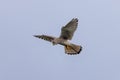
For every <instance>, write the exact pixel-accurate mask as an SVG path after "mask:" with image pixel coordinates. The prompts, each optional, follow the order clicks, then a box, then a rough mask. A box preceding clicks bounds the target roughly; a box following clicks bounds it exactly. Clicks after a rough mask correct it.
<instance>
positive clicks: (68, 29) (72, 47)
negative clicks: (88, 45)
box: [34, 18, 82, 55]
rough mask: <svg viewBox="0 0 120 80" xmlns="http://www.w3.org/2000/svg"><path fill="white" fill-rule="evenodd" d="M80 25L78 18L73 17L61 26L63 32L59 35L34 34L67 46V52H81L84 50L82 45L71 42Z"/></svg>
mask: <svg viewBox="0 0 120 80" xmlns="http://www.w3.org/2000/svg"><path fill="white" fill-rule="evenodd" d="M77 26H78V19H77V18H73V19H72V20H71V21H70V22H68V24H66V25H65V26H63V27H62V28H61V34H60V36H59V37H53V36H48V35H34V37H37V38H41V39H44V40H46V41H49V42H52V44H53V45H56V44H60V45H63V46H64V48H65V53H66V54H69V55H75V54H79V53H80V52H81V50H82V46H80V45H76V44H73V43H70V42H69V40H71V39H72V37H73V34H74V32H75V30H76V29H77Z"/></svg>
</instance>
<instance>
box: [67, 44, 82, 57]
mask: <svg viewBox="0 0 120 80" xmlns="http://www.w3.org/2000/svg"><path fill="white" fill-rule="evenodd" d="M81 50H82V46H79V45H75V44H70V45H66V46H65V53H66V54H69V55H75V54H79V53H80V52H81Z"/></svg>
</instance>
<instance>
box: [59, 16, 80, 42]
mask: <svg viewBox="0 0 120 80" xmlns="http://www.w3.org/2000/svg"><path fill="white" fill-rule="evenodd" d="M77 26H78V19H77V18H73V19H72V20H71V21H70V22H69V23H68V24H67V25H65V26H64V27H62V29H61V35H60V38H63V39H66V40H71V39H72V37H73V34H74V32H75V30H76V29H77Z"/></svg>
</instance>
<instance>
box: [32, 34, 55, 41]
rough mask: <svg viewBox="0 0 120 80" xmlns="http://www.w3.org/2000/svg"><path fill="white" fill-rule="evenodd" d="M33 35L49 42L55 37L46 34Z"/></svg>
mask: <svg viewBox="0 0 120 80" xmlns="http://www.w3.org/2000/svg"><path fill="white" fill-rule="evenodd" d="M34 37H37V38H41V39H44V40H46V41H49V42H52V41H53V40H54V39H55V37H52V36H47V35H34Z"/></svg>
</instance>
